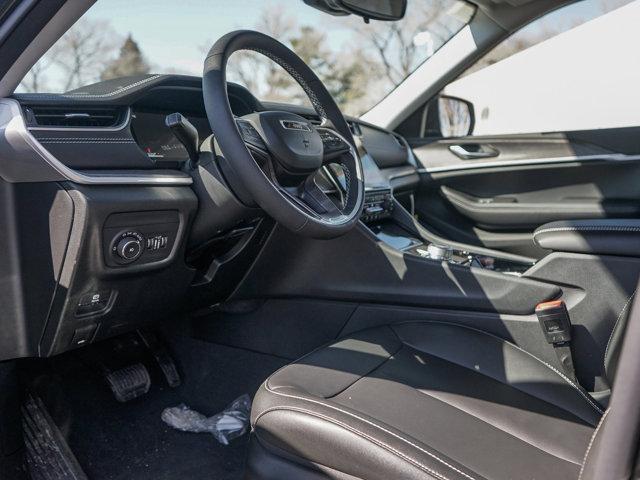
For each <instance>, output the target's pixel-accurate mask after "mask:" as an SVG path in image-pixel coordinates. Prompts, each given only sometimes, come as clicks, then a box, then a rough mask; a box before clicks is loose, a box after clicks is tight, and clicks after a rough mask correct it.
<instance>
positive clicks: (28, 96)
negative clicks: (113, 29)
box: [0, 0, 640, 480]
mask: <svg viewBox="0 0 640 480" xmlns="http://www.w3.org/2000/svg"><path fill="white" fill-rule="evenodd" d="M424 1H425V2H427V0H424ZM447 1H448V3H447ZM447 1H444V2H443V3H444V4H447V5H449V4H453V3H454V1H453V0H447ZM421 2H423V0H406V1H405V0H361V1H360V0H290V1H288V2H287V5H288V8H290V9H291V10H292V11H296V12H303V13H301V14H304V15H318V16H319V17H318V18H322V19H323V20H322V21H323V22H326V25H325V26H324V27H322V26H321V27H320V28H326V29H327V32H329V34H328V35H329V36H331V32H332V31H333V30H331V28H332V27H331V26H330V25H333V24H334V23H335V24H338V23H339V22H345V21H354V22H356V21H357V22H358V28H360V29H367V28H369V27H371V28H373V27H374V26H379V25H382V26H383V27H384V28H392V26H393V25H406V24H405V23H398V22H408V21H410V20H411V18H410V15H411V13H410V12H411V8H415V6H416V5H417V4H420V3H421ZM94 3H95V2H94V1H91V0H68V1H63V0H8V1H0V196H1V198H2V201H1V202H0V231H1V233H0V245H1V246H2V248H1V251H2V252H4V253H3V254H2V255H0V284H1V285H2V288H1V289H0V312H1V313H0V478H2V479H4V478H6V479H29V478H32V479H34V480H40V479H42V480H59V479H60V480H62V479H73V480H84V479H205V478H207V479H208V478H215V479H237V480H239V479H247V480H280V479H308V480H320V479H335V480H355V479H362V480H364V479H367V480H369V479H370V480H388V479H436V480H483V479H484V480H508V479H545V480H564V479H573V480H607V479H611V480H614V479H615V480H622V479H631V478H638V463H637V460H638V442H639V440H640V428H639V427H640V406H639V405H638V401H637V398H638V395H639V394H640V362H638V359H639V358H640V351H639V350H638V346H637V342H635V339H636V338H640V305H639V302H640V301H639V300H638V298H637V297H636V296H635V293H636V288H637V285H638V280H639V277H640V184H638V183H637V182H636V181H635V179H636V178H638V175H640V163H639V162H638V160H640V135H639V133H640V122H639V123H638V124H637V126H620V127H608V126H606V128H594V129H590V130H585V129H581V130H567V131H550V132H541V133H515V134H514V133H507V134H504V135H493V134H490V135H483V134H475V135H474V131H475V130H474V127H476V126H478V125H480V122H482V121H483V115H484V117H486V114H485V113H484V112H483V111H479V110H478V108H477V106H476V105H474V104H473V103H472V102H470V101H469V100H468V99H463V98H457V97H455V96H451V95H448V94H447V93H446V91H445V87H446V86H447V85H449V84H450V83H451V82H452V81H454V80H456V79H457V78H460V76H461V75H462V74H463V73H464V72H465V71H467V69H469V67H471V66H472V65H474V64H475V63H476V62H477V61H478V60H480V59H481V58H483V57H484V56H485V55H486V54H487V53H488V52H491V51H492V50H493V49H494V48H496V47H497V46H499V45H501V44H502V43H503V42H504V41H506V40H507V39H509V38H510V37H511V35H513V34H515V33H517V32H519V31H520V30H521V29H523V28H526V26H527V25H529V24H531V23H532V22H534V21H535V20H537V19H539V18H541V17H543V16H545V15H547V14H549V13H551V12H555V11H557V10H559V9H561V8H563V7H566V6H570V5H574V4H575V5H577V4H580V3H582V2H577V3H576V2H573V1H568V0H563V1H556V0H535V1H533V0H469V1H459V2H457V3H458V4H460V5H463V7H464V12H468V16H467V17H465V19H464V20H463V21H461V23H460V26H459V27H456V29H455V31H452V32H451V35H450V36H449V37H450V39H447V40H445V41H443V42H441V43H442V44H443V45H442V46H441V47H439V48H434V49H433V50H434V52H433V53H432V55H431V56H430V57H429V58H428V59H427V60H426V61H424V63H423V64H421V65H420V66H418V67H417V68H416V69H415V71H413V73H410V74H409V75H408V76H407V77H406V78H405V79H403V80H402V82H400V84H399V85H398V86H396V88H395V89H394V90H393V91H390V92H387V93H386V94H385V95H380V97H381V98H380V99H378V100H379V103H378V104H377V105H375V106H374V105H371V108H370V109H368V111H367V112H366V113H365V112H362V114H357V115H356V114H351V113H349V114H347V113H345V112H344V111H343V110H342V109H341V105H342V103H341V102H342V100H339V99H340V98H342V97H339V96H338V95H337V94H336V93H335V92H336V91H337V90H336V87H335V84H334V83H329V81H328V80H327V79H326V78H327V77H322V78H321V76H320V74H318V73H316V72H318V71H320V69H321V68H325V66H326V65H325V66H323V65H324V64H322V63H319V62H317V61H315V60H314V61H311V60H310V59H309V58H310V57H309V56H308V55H307V56H305V53H304V50H301V49H299V48H294V47H296V43H295V42H289V43H287V42H286V41H285V39H284V37H278V36H274V35H269V34H267V33H264V32H263V31H257V30H255V29H253V28H251V25H250V24H241V25H240V26H241V27H242V28H241V29H237V28H235V29H233V28H229V29H227V30H226V31H224V32H222V34H220V35H217V36H216V37H215V38H214V37H212V38H211V42H210V43H209V44H207V45H206V48H204V49H203V50H202V52H200V53H198V58H200V59H201V61H200V63H199V65H198V66H197V68H198V69H201V70H200V71H201V72H202V73H201V75H187V74H184V73H181V71H179V70H178V69H176V71H175V72H176V73H172V72H171V71H170V70H169V71H167V72H166V73H154V72H153V71H149V72H147V73H139V74H127V75H118V76H115V77H113V78H107V79H99V80H98V81H88V82H85V83H84V84H82V85H79V86H75V88H71V89H66V90H64V89H63V90H61V91H60V92H52V91H35V90H32V91H20V89H18V85H19V84H20V82H21V81H22V79H23V78H25V75H27V72H29V71H30V69H32V67H34V65H36V62H38V61H39V59H41V58H44V57H43V56H44V55H45V53H46V52H47V51H49V49H50V48H51V47H52V46H53V45H54V44H55V43H56V41H58V39H60V38H61V37H63V35H65V32H67V31H70V29H71V28H72V26H73V25H74V24H75V23H76V22H77V21H78V20H79V19H81V18H82V17H83V15H85V13H86V12H87V11H90V9H91V8H92V5H93V4H94ZM202 3H204V4H207V8H208V9H210V10H211V18H214V17H216V15H220V16H222V15H223V14H224V9H225V8H227V5H228V4H230V3H235V4H237V5H236V6H235V7H233V8H244V9H247V11H248V9H258V8H259V6H258V3H261V2H242V1H240V2H217V1H216V0H211V1H210V2H202ZM244 3H246V5H244ZM604 3H606V2H604ZM623 3H627V2H623ZM634 3H637V2H632V3H631V4H630V6H629V12H631V9H632V8H635V10H638V7H637V6H634ZM99 4H109V2H107V1H106V0H103V1H101V2H97V5H99ZM432 4H433V5H435V4H436V2H435V1H431V3H429V5H432ZM458 7H459V6H458ZM458 7H457V8H458ZM103 8H109V7H108V5H107V6H104V5H103ZM176 8H180V9H181V10H184V11H187V10H189V9H190V8H192V6H191V5H190V2H182V3H181V4H180V6H179V7H176ZM194 8H195V7H194ZM228 8H230V9H231V8H232V7H231V6H229V7H228ZM267 8H268V7H267ZM430 8H431V7H430ZM434 8H435V7H434ZM447 8H449V7H447ZM580 8H583V7H580ZM621 8H622V9H624V8H627V7H621ZM158 9H161V7H158ZM452 9H453V7H451V8H449V10H447V12H448V13H450V12H451V11H452ZM113 10H114V12H113V15H115V16H117V15H119V14H120V13H121V12H120V13H118V12H117V11H115V10H117V8H113ZM621 11H622V10H621ZM614 13H615V11H614ZM153 18H154V17H153V16H152V15H151V16H150V19H149V20H148V21H149V22H153ZM314 18H315V17H314ZM188 19H189V17H187V16H185V17H184V23H183V24H179V22H180V21H181V20H182V17H180V18H176V20H175V22H174V23H175V24H176V25H175V32H174V35H171V34H169V35H167V33H170V32H166V31H165V32H162V36H163V38H164V41H165V42H167V43H166V44H167V45H168V44H169V43H175V44H176V45H177V44H180V42H181V37H182V36H183V35H184V36H187V35H188V33H187V32H186V30H187V29H189V28H190V27H189V25H188ZM403 19H404V20H403ZM210 21H213V20H210ZM101 28H102V27H101ZM105 28H106V27H105ZM376 28H377V27H376ZM381 28H382V27H381ZM400 28H401V27H400ZM182 29H185V33H182V32H181V30H182ZM175 33H177V35H176V34H175ZM136 34H137V32H136V31H132V32H131V35H130V37H129V39H131V38H135V36H136ZM139 35H142V34H139ZM336 35H337V34H336ZM416 38H417V37H416ZM86 42H88V40H86ZM87 44H88V43H87ZM186 47H187V48H190V49H193V50H194V52H195V51H196V50H197V49H198V47H197V46H196V45H192V44H189V45H186ZM96 48H97V47H96ZM123 48H124V47H123ZM163 48H164V47H163ZM585 48H586V47H585ZM237 52H251V55H257V56H260V57H264V58H266V60H267V62H269V64H274V65H277V66H279V67H278V68H281V69H282V72H283V75H285V76H287V77H290V78H291V79H293V80H294V81H295V84H296V88H300V92H301V95H302V96H304V97H305V99H304V101H302V102H297V101H294V100H295V99H293V98H292V99H291V100H290V101H288V100H287V99H286V98H284V99H283V98H281V99H278V100H277V101H276V100H273V99H269V98H267V99H265V98H262V97H261V95H260V94H259V92H258V91H252V89H251V88H250V86H247V85H245V84H242V82H239V81H236V80H237V78H236V77H233V78H231V77H232V73H231V72H232V67H231V65H230V62H231V57H232V55H233V54H236V53H237ZM629 54H630V55H632V53H625V55H629ZM60 55H62V53H59V54H58V58H61V57H60ZM234 58H235V57H234ZM314 58H315V57H314ZM345 58H346V61H347V63H348V62H349V61H351V60H350V59H349V57H348V56H346V57H345ZM178 61H179V59H178V58H175V62H176V65H177V64H178ZM353 61H355V60H353ZM40 65H42V62H41V63H40ZM166 67H167V68H168V67H170V65H167V66H166ZM34 68H35V67H34ZM335 68H338V67H337V64H336V66H335ZM371 68H372V67H371ZM31 71H32V72H35V71H36V70H31ZM234 71H235V70H234ZM371 72H372V73H371V75H374V73H373V70H371ZM365 73H366V72H365ZM32 74H33V73H32ZM251 74H252V75H255V76H257V75H258V73H257V70H256V71H255V72H252V73H251ZM545 74H546V75H550V74H551V73H549V72H546V73H545ZM250 76H251V75H250ZM250 76H249V77H250ZM331 82H336V80H335V78H333V79H332V80H331ZM338 82H339V80H338ZM485 87H486V89H491V88H492V86H491V84H490V82H486V84H485ZM520 94H521V95H527V92H526V91H525V89H524V88H523V90H522V91H521V93H520ZM585 101H588V99H585ZM452 106H453V107H452ZM618 107H620V108H622V107H621V106H620V105H617V104H613V105H611V106H610V108H611V109H616V108H618ZM450 108H455V109H457V110H456V111H458V112H460V111H462V112H463V113H464V115H463V116H464V118H465V119H466V120H465V121H464V122H463V123H464V124H463V125H462V129H461V130H456V131H455V132H454V133H453V134H451V135H449V134H447V133H446V132H447V131H448V130H447V129H449V128H451V125H448V124H447V118H446V115H444V116H443V112H445V111H448V110H447V109H450ZM631 108H633V109H635V110H637V108H635V105H634V106H633V107H631ZM545 114H548V115H550V116H551V115H553V113H552V112H546V113H545ZM485 120H486V118H485ZM465 122H466V123H465ZM457 126H458V127H459V125H457ZM454 127H456V126H455V125H454ZM454 130H455V129H454ZM195 432H200V433H195Z"/></svg>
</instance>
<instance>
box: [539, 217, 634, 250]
mask: <svg viewBox="0 0 640 480" xmlns="http://www.w3.org/2000/svg"><path fill="white" fill-rule="evenodd" d="M533 239H534V241H535V242H536V244H538V245H539V246H540V247H542V248H546V249H549V250H553V251H560V252H574V253H591V254H597V255H623V256H631V257H640V219H606V220H565V221H560V222H551V223H546V224H544V225H542V226H541V227H539V228H538V229H537V230H536V231H535V232H534V233H533Z"/></svg>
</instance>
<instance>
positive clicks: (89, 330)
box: [71, 325, 97, 347]
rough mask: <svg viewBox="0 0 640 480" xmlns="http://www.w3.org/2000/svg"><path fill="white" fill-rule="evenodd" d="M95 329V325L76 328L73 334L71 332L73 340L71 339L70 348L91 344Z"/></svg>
mask: <svg viewBox="0 0 640 480" xmlns="http://www.w3.org/2000/svg"><path fill="white" fill-rule="evenodd" d="M96 327H97V325H87V326H84V327H80V328H77V329H76V330H75V332H73V338H72V339H71V346H72V347H81V346H82V345H86V344H87V343H91V340H93V334H94V333H95V331H96Z"/></svg>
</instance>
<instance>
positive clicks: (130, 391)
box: [105, 363, 151, 403]
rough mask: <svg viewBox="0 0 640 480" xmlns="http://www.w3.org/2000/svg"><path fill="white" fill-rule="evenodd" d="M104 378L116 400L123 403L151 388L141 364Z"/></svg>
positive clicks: (130, 366)
mask: <svg viewBox="0 0 640 480" xmlns="http://www.w3.org/2000/svg"><path fill="white" fill-rule="evenodd" d="M105 378H106V380H107V383H108V384H109V387H111V391H112V392H113V395H114V396H115V397H116V400H118V401H119V402H123V403H124V402H128V401H129V400H133V399H134V398H138V397H140V396H142V395H144V394H145V393H147V392H148V391H149V388H150V387H151V377H150V376H149V371H148V370H147V367H145V366H144V365H143V364H141V363H136V364H134V365H129V366H127V367H124V368H121V369H119V370H113V371H111V372H109V373H107V374H106V376H105Z"/></svg>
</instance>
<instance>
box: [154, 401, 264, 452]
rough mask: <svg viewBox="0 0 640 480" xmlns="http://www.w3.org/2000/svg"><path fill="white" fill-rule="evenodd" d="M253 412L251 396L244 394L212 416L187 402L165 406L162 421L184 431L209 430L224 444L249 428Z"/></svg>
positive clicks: (198, 431)
mask: <svg viewBox="0 0 640 480" xmlns="http://www.w3.org/2000/svg"><path fill="white" fill-rule="evenodd" d="M250 412H251V398H249V395H246V394H245V395H242V396H240V397H238V398H236V399H235V400H234V401H233V402H232V403H231V404H230V405H229V406H228V407H227V408H226V409H225V410H223V411H222V412H220V413H218V414H216V415H214V416H212V417H206V416H204V415H203V414H201V413H199V412H196V411H195V410H191V409H190V408H189V407H187V406H186V405H185V404H181V405H178V406H177V407H171V408H165V409H164V411H163V412H162V417H161V418H162V421H163V422H164V423H166V424H167V425H169V426H170V427H173V428H175V429H178V430H182V431H183V432H196V433H200V432H209V433H211V434H212V435H213V436H214V437H216V440H218V441H219V442H220V443H222V444H223V445H229V441H230V440H232V439H234V438H236V437H239V436H241V435H243V434H244V433H245V432H246V431H247V430H248V428H249V414H250Z"/></svg>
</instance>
